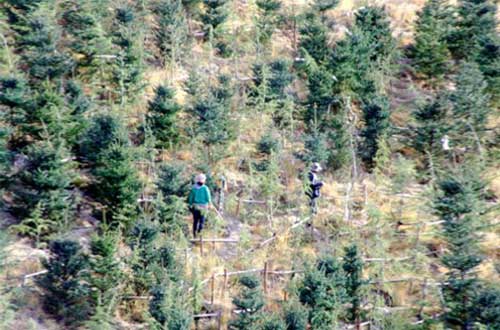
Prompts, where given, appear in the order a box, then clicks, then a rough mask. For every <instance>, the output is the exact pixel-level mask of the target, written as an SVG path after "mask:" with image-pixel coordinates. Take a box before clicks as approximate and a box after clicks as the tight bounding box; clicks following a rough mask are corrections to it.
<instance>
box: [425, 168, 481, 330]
mask: <svg viewBox="0 0 500 330" xmlns="http://www.w3.org/2000/svg"><path fill="white" fill-rule="evenodd" d="M438 188H439V190H438V192H439V193H438V196H437V197H436V198H435V200H434V210H435V213H436V215H437V216H439V218H440V219H442V220H444V221H445V222H444V224H443V237H444V238H445V240H446V242H447V252H446V253H445V255H444V256H443V257H442V262H443V264H444V265H445V266H446V267H447V269H448V274H447V275H448V278H447V281H446V285H445V286H444V287H443V295H444V300H445V303H446V307H447V312H446V314H445V319H446V321H447V322H448V323H449V324H451V325H456V326H459V327H460V328H461V329H464V330H467V329H471V328H472V325H473V322H474V318H475V316H476V315H475V314H474V296H475V294H476V293H477V290H478V280H477V278H476V276H475V274H474V269H475V268H476V267H477V266H478V265H479V264H480V263H481V261H482V257H481V255H480V252H479V247H478V240H479V239H478V235H477V226H478V216H479V213H478V210H480V209H481V208H480V207H479V206H480V196H481V195H482V193H481V191H482V189H483V185H482V184H481V182H480V181H478V180H477V179H475V178H474V177H470V176H468V175H466V176H462V174H460V173H453V176H449V177H446V178H445V179H443V180H441V182H439V185H438Z"/></svg>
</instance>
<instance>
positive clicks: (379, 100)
mask: <svg viewBox="0 0 500 330" xmlns="http://www.w3.org/2000/svg"><path fill="white" fill-rule="evenodd" d="M361 110H362V111H363V121H364V123H365V125H364V127H363V129H362V130H361V133H360V135H361V137H362V142H361V145H360V147H359V153H360V156H361V159H362V160H363V162H364V163H365V164H366V166H367V168H368V169H371V168H373V166H374V165H375V163H374V159H375V156H376V155H377V151H378V149H379V142H380V139H383V138H384V137H385V135H386V133H387V130H388V128H389V117H390V112H389V102H388V101H387V99H386V98H385V97H372V98H371V99H370V100H369V101H368V102H367V103H364V104H363V105H362V107H361Z"/></svg>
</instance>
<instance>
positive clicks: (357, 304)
mask: <svg viewBox="0 0 500 330" xmlns="http://www.w3.org/2000/svg"><path fill="white" fill-rule="evenodd" d="M344 251H345V255H344V259H343V260H342V268H343V269H344V273H345V277H346V278H345V287H346V293H347V297H348V301H349V302H350V303H351V306H350V308H349V314H348V318H349V320H350V321H351V322H357V323H358V322H360V318H361V301H362V298H363V286H364V285H365V284H366V283H367V282H366V281H364V280H363V259H362V258H361V256H360V254H359V252H358V247H357V246H356V245H354V244H353V245H350V246H348V247H346V248H345V249H344Z"/></svg>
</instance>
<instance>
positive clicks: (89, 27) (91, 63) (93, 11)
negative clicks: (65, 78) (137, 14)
mask: <svg viewBox="0 0 500 330" xmlns="http://www.w3.org/2000/svg"><path fill="white" fill-rule="evenodd" d="M101 5H102V4H101ZM63 6H64V12H63V14H62V18H63V20H64V29H65V30H66V31H67V32H68V39H69V44H68V47H69V48H70V49H71V50H72V51H73V52H75V53H77V54H79V55H81V57H80V58H79V59H78V63H77V64H78V65H79V66H80V67H84V68H89V67H90V68H92V69H91V72H92V73H95V71H96V69H97V68H99V67H100V66H101V65H102V64H103V63H101V62H99V58H98V55H108V54H109V51H110V48H111V43H110V40H109V39H108V38H106V35H105V31H104V29H103V26H102V24H101V20H100V19H101V17H100V16H99V13H98V8H97V7H98V6H96V5H95V4H94V3H93V2H92V1H91V0H84V1H77V0H66V1H65V2H64V3H63ZM82 73H83V72H82Z"/></svg>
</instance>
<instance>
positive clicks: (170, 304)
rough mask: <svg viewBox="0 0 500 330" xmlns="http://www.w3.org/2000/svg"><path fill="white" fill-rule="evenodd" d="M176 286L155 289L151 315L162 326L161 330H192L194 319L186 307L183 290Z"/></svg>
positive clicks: (150, 305)
mask: <svg viewBox="0 0 500 330" xmlns="http://www.w3.org/2000/svg"><path fill="white" fill-rule="evenodd" d="M175 286H176V285H174V284H170V285H158V286H155V287H154V288H153V290H152V291H151V294H152V296H153V299H151V301H150V303H149V313H150V314H151V316H152V317H153V318H154V319H155V320H156V321H157V322H158V323H159V324H160V325H161V329H168V330H190V329H191V324H192V322H193V317H192V315H191V313H190V311H189V309H188V308H187V306H186V299H185V298H184V297H183V295H182V292H181V290H182V289H181V288H176V287H175Z"/></svg>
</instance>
